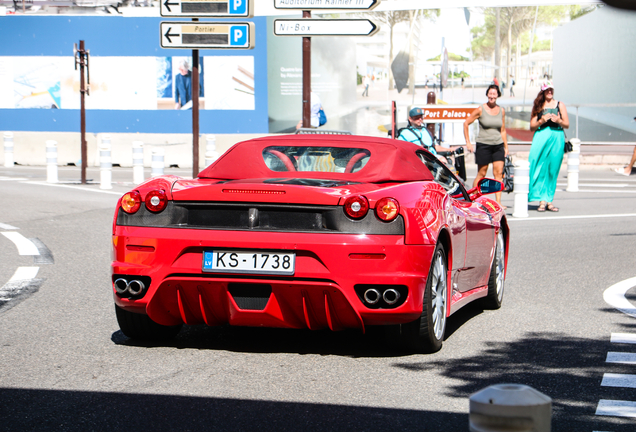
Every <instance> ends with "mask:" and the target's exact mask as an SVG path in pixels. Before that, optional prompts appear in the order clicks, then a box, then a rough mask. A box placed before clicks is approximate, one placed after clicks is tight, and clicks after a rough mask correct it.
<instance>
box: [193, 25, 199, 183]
mask: <svg viewBox="0 0 636 432" xmlns="http://www.w3.org/2000/svg"><path fill="white" fill-rule="evenodd" d="M192 21H198V19H197V18H193V19H192ZM197 175H199V50H198V49H194V50H192V178H197Z"/></svg>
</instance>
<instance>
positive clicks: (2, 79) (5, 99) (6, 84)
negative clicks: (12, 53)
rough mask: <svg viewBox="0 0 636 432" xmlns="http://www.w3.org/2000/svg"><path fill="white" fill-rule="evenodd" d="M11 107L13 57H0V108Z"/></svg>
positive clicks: (12, 105)
mask: <svg viewBox="0 0 636 432" xmlns="http://www.w3.org/2000/svg"><path fill="white" fill-rule="evenodd" d="M13 107H14V104H13V58H11V57H0V108H13Z"/></svg>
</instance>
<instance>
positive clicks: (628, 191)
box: [556, 189, 636, 194]
mask: <svg viewBox="0 0 636 432" xmlns="http://www.w3.org/2000/svg"><path fill="white" fill-rule="evenodd" d="M556 191H557V192H567V191H566V190H565V189H557V190H556ZM578 192H590V193H617V194H631V193H636V189H633V190H631V189H630V190H611V189H609V190H594V189H579V190H578ZM568 193H569V194H570V193H572V192H568Z"/></svg>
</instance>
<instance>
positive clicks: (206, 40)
mask: <svg viewBox="0 0 636 432" xmlns="http://www.w3.org/2000/svg"><path fill="white" fill-rule="evenodd" d="M160 31H161V48H187V49H205V48H213V49H223V48H225V49H252V48H254V23H250V22H240V23H239V22H237V23H234V22H222V23H220V22H216V23H215V22H196V21H192V22H162V23H161V28H160Z"/></svg>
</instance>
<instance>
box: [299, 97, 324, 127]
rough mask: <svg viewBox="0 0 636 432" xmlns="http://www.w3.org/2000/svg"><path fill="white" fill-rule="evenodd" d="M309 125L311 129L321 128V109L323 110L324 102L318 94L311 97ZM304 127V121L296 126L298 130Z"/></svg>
mask: <svg viewBox="0 0 636 432" xmlns="http://www.w3.org/2000/svg"><path fill="white" fill-rule="evenodd" d="M309 106H310V108H309V111H310V117H309V123H310V127H312V128H317V127H319V126H320V109H321V108H322V101H321V100H320V96H318V94H317V93H314V92H311V93H310V95H309ZM302 127H303V121H302V120H301V121H299V122H298V124H297V125H296V130H298V129H300V128H302Z"/></svg>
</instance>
